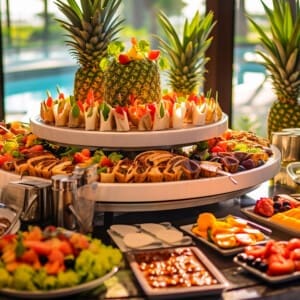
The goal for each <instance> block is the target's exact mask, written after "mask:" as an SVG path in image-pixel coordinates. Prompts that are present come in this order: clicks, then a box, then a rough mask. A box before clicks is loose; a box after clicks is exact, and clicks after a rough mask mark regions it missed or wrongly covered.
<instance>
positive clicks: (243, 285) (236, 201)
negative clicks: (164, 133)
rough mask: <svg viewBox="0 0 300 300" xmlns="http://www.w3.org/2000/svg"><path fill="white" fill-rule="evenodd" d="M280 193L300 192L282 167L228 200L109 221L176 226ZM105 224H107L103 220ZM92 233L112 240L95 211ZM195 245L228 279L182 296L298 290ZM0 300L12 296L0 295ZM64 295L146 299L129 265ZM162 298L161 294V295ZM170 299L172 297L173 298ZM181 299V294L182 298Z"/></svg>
mask: <svg viewBox="0 0 300 300" xmlns="http://www.w3.org/2000/svg"><path fill="white" fill-rule="evenodd" d="M279 193H286V194H291V193H300V186H299V185H297V184H294V183H293V182H292V181H291V180H290V179H289V178H288V176H287V175H286V174H285V172H284V171H280V172H279V173H278V175H276V176H275V177H274V178H273V179H271V180H268V181H265V182H264V183H262V184H261V185H260V186H258V187H257V188H255V189H254V190H253V191H251V192H248V193H247V194H245V195H243V196H240V197H236V198H232V199H229V200H225V201H221V202H217V203H210V204H207V205H201V206H199V207H193V208H181V209H174V210H162V211H147V212H131V213H126V212H119V213H115V214H114V215H113V219H111V220H110V221H111V222H113V223H114V224H137V223H147V222H152V223H160V222H170V223H172V225H173V226H175V227H176V228H179V227H180V226H182V225H186V224H192V223H195V220H196V219H197V216H198V215H199V214H200V213H202V212H212V213H214V214H215V216H216V217H224V216H225V215H228V214H232V215H235V216H240V217H243V218H247V217H246V216H245V215H244V214H243V213H242V211H241V208H243V207H248V206H251V205H253V204H254V203H255V201H256V200H257V199H259V198H260V197H263V196H272V195H275V194H279ZM106 225H107V224H106ZM93 235H94V236H95V237H97V238H100V239H101V240H102V241H103V242H104V243H106V244H114V243H113V241H112V240H111V239H110V237H109V235H108V234H107V226H104V218H103V213H101V212H97V213H96V215H95V227H94V232H93ZM271 238H274V239H282V240H286V239H289V238H290V236H288V235H287V234H285V233H283V232H280V231H277V230H274V229H273V232H272V235H271ZM194 244H195V246H196V247H198V248H199V249H200V250H201V251H202V252H203V253H204V254H205V255H206V256H207V257H208V259H209V260H210V261H211V262H212V263H213V264H214V265H215V266H216V267H217V268H218V269H219V270H220V271H221V272H222V273H223V275H224V277H225V278H226V280H227V281H228V287H227V288H226V289H225V290H224V291H223V293H222V294H221V295H214V296H207V295H205V296H202V295H200V296H199V295H198V296H196V297H193V298H192V297H190V295H187V297H184V299H226V300H227V299H228V300H229V299H230V300H237V299H239V300H240V299H250V298H251V299H296V298H297V297H298V295H297V294H298V293H299V292H300V285H299V284H298V283H297V281H291V282H289V283H284V284H283V283H281V284H276V285H271V284H266V283H265V282H264V281H262V280H261V279H259V278H257V277H255V276H253V275H251V274H249V273H247V271H244V270H242V269H241V268H240V267H238V266H237V265H236V264H234V262H233V260H232V259H233V256H223V255H221V254H220V253H218V252H217V251H215V250H213V249H212V248H210V247H209V246H207V245H205V244H203V243H201V242H198V241H196V240H194ZM0 299H1V300H2V299H3V300H10V299H12V298H9V297H5V296H2V295H1V296H0ZM64 299H79V300H80V299H124V300H126V299H128V300H137V299H147V297H146V296H145V294H144V292H143V291H142V289H141V288H140V286H139V284H138V283H137V281H136V279H135V277H134V275H133V273H132V272H131V270H130V268H129V267H128V266H125V267H123V268H121V269H120V270H119V271H118V272H117V274H116V275H114V276H113V277H112V278H110V279H108V280H107V281H106V282H105V284H104V285H101V286H100V287H99V288H98V289H96V290H93V291H92V292H88V293H84V294H82V295H78V296H77V297H76V298H74V296H73V297H64ZM163 299H164V298H163ZM172 299H173V298H172ZM181 299H182V298H181Z"/></svg>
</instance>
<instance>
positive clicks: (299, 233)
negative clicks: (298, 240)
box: [241, 205, 300, 237]
mask: <svg viewBox="0 0 300 300" xmlns="http://www.w3.org/2000/svg"><path fill="white" fill-rule="evenodd" d="M254 207H255V206H254V205H253V206H249V207H244V208H241V212H242V213H244V214H245V215H246V216H248V217H249V218H251V219H252V220H255V221H256V222H257V223H260V224H264V225H266V226H267V227H270V228H273V229H277V230H279V231H282V232H285V233H287V234H289V235H291V236H295V237H300V228H288V227H286V226H284V225H282V224H279V223H276V222H274V221H272V220H270V219H269V218H267V217H263V216H260V215H258V214H256V213H255V212H254Z"/></svg>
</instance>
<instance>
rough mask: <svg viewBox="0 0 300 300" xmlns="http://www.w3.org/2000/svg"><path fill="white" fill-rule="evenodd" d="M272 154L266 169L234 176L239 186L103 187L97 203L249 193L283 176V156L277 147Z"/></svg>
mask: <svg viewBox="0 0 300 300" xmlns="http://www.w3.org/2000/svg"><path fill="white" fill-rule="evenodd" d="M272 150H273V153H274V154H273V156H272V157H270V158H269V160H268V161H267V162H266V163H265V164H264V165H262V166H260V167H257V168H255V169H251V170H247V171H243V172H239V173H235V174H233V175H232V177H233V178H234V179H235V180H236V181H237V184H234V183H233V182H232V181H231V180H230V179H229V178H228V177H226V176H218V177H212V178H200V179H193V180H182V181H169V182H153V183H152V182H147V183H99V184H98V186H97V191H96V193H97V199H96V200H97V201H99V202H101V203H105V202H135V203H138V202H157V201H175V200H178V199H181V200H184V199H192V198H201V197H208V196H216V195H220V194H226V193H232V192H235V191H240V190H244V189H248V188H250V187H254V186H257V185H259V184H261V183H263V182H264V181H266V180H269V179H270V178H272V177H273V176H275V175H276V174H277V173H278V172H279V169H280V157H281V156H280V152H279V150H278V149H277V148H276V147H272ZM241 195H242V194H241ZM200 202H201V201H200Z"/></svg>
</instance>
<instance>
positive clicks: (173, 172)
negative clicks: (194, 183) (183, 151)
mask: <svg viewBox="0 0 300 300" xmlns="http://www.w3.org/2000/svg"><path fill="white" fill-rule="evenodd" d="M187 159H188V158H186V157H183V156H181V155H176V156H174V157H172V158H171V159H169V161H168V163H167V165H166V167H165V169H164V171H163V175H164V180H165V181H176V180H180V178H181V173H182V170H181V167H180V163H181V162H182V161H185V160H187Z"/></svg>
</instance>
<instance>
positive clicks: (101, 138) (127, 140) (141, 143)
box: [30, 113, 228, 149]
mask: <svg viewBox="0 0 300 300" xmlns="http://www.w3.org/2000/svg"><path fill="white" fill-rule="evenodd" d="M30 125H31V130H32V132H33V133H34V134H36V135H37V136H39V137H40V138H44V139H46V140H48V141H52V142H57V143H61V144H68V145H77V146H80V145H83V146H94V147H103V148H121V149H128V148H129V149H131V148H149V147H151V148H154V147H171V146H174V145H185V144H191V143H195V142H198V141H203V140H207V139H209V138H211V137H213V136H219V135H221V134H222V133H224V132H225V131H226V130H227V129H228V116H227V115H226V114H224V113H223V115H222V118H221V120H220V121H218V122H215V123H211V124H207V125H203V126H193V125H188V124H187V125H185V127H184V128H182V129H167V130H159V131H155V130H151V131H133V130H131V131H128V132H120V131H86V130H84V129H80V128H68V127H57V126H54V125H47V124H45V123H44V122H43V121H42V120H41V119H40V117H39V116H36V117H33V118H31V120H30Z"/></svg>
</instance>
